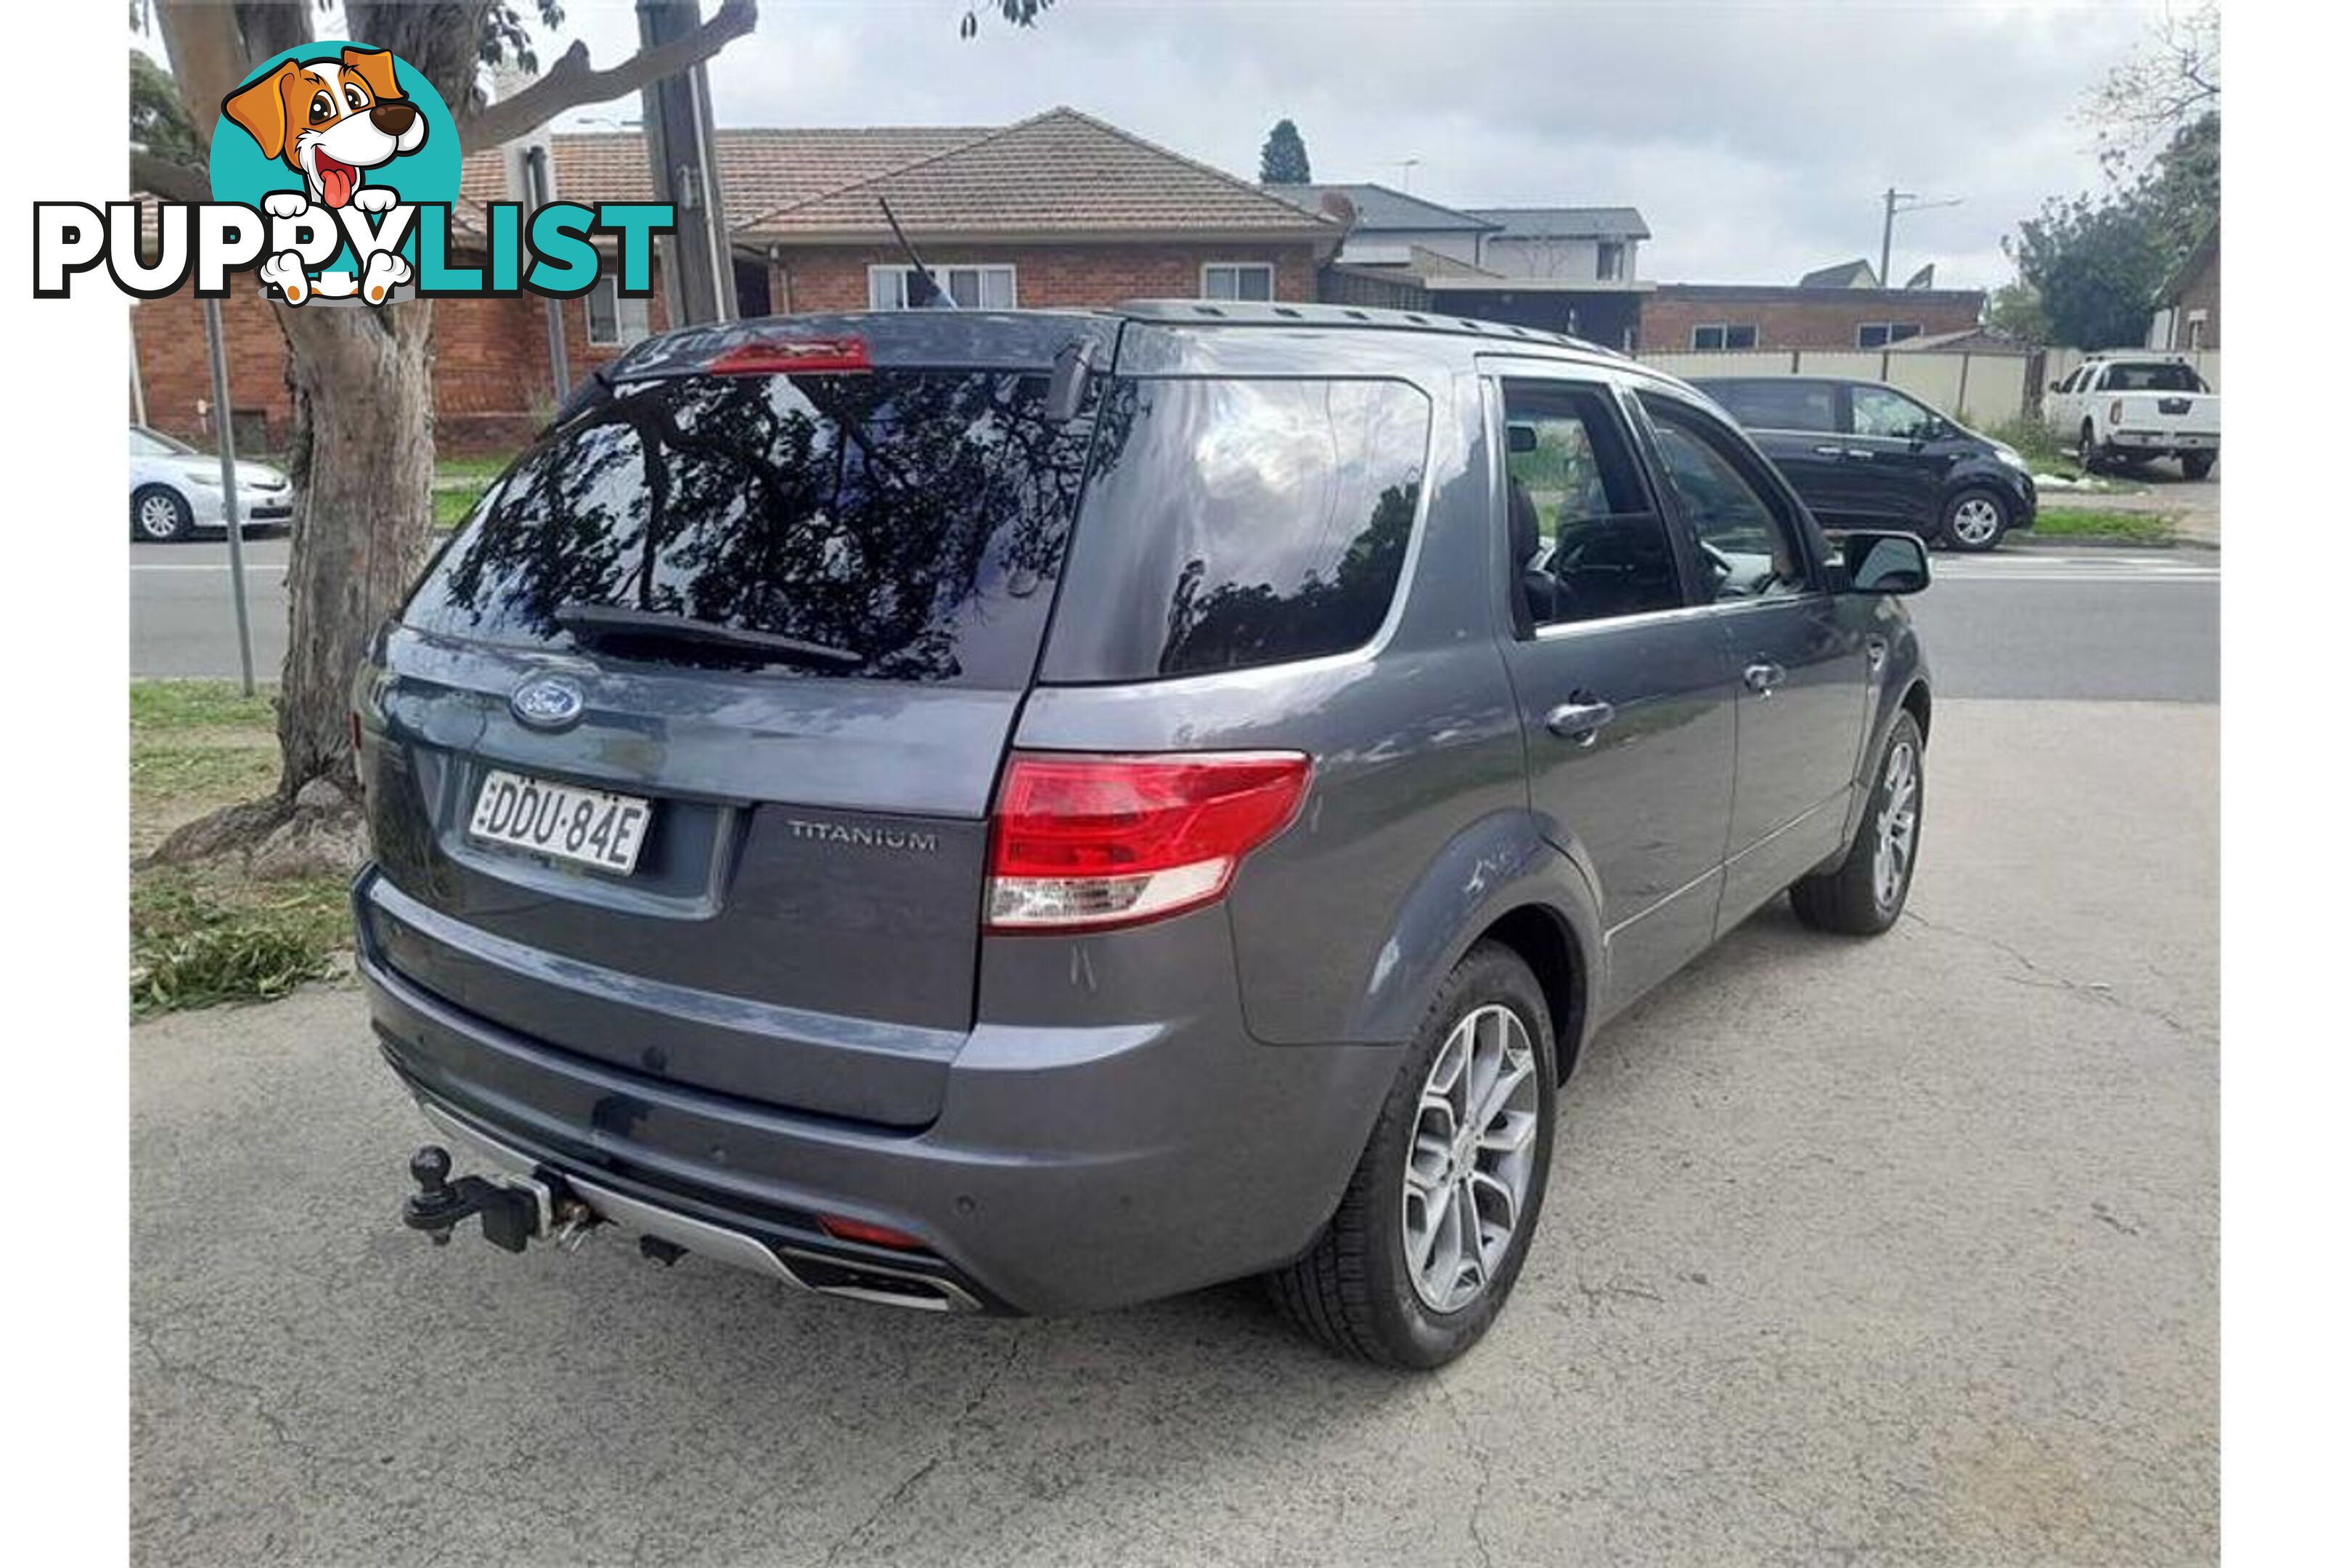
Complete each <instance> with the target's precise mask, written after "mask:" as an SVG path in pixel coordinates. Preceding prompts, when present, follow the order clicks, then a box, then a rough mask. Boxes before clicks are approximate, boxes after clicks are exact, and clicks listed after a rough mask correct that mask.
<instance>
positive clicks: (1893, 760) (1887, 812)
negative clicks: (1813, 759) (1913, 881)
mask: <svg viewBox="0 0 2352 1568" xmlns="http://www.w3.org/2000/svg"><path fill="white" fill-rule="evenodd" d="M1877 828H1878V850H1877V853H1876V855H1875V856H1874V857H1873V858H1872V860H1871V891H1872V892H1873V893H1874V895H1875V896H1876V898H1877V900H1878V907H1879V908H1880V909H1882V910H1891V909H1893V908H1894V907H1895V900H1897V899H1899V898H1901V897H1902V896H1903V884H1904V882H1905V881H1906V879H1908V878H1909V877H1910V875H1911V858H1912V853H1913V851H1914V850H1915V849H1916V847H1918V837H1919V758H1918V754H1917V752H1915V751H1914V750H1913V749H1912V745H1911V742H1909V741H1907V740H1906V741H1898V742H1895V749H1894V750H1893V751H1891V752H1888V753H1887V754H1886V777H1885V782H1884V783H1883V784H1881V785H1880V786H1879V804H1878V824H1877Z"/></svg>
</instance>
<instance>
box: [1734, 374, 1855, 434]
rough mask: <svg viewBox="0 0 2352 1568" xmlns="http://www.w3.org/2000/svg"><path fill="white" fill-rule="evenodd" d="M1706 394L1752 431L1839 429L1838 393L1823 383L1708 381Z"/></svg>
mask: <svg viewBox="0 0 2352 1568" xmlns="http://www.w3.org/2000/svg"><path fill="white" fill-rule="evenodd" d="M1700 387H1701V389H1702V390H1703V391H1705V392H1706V394H1707V395H1709V396H1711V397H1713V398H1714V399H1715V400H1716V401H1717V403H1720V404H1722V405H1723V406H1724V407H1725V408H1726V409H1727V411H1729V413H1730V415H1731V416H1732V417H1733V418H1734V419H1737V420H1738V421H1739V422H1740V423H1741V424H1742V425H1745V426H1748V428H1749V429H1750V430H1823V431H1833V430H1835V429H1836V428H1837V389H1836V388H1835V387H1833V386H1832V385H1830V384H1828V383H1826V382H1820V381H1709V382H1702V383H1700Z"/></svg>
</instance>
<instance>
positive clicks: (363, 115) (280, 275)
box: [221, 48, 425, 305]
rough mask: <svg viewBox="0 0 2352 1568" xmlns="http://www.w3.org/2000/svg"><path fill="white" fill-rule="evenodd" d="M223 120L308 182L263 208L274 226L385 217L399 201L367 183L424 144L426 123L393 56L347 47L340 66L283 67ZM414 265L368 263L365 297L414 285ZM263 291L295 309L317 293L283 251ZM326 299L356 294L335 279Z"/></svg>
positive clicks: (255, 84)
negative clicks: (286, 221)
mask: <svg viewBox="0 0 2352 1568" xmlns="http://www.w3.org/2000/svg"><path fill="white" fill-rule="evenodd" d="M221 112H222V113H223V114H225V115H226V116H227V117H228V118H229V119H230V120H231V121H235V122H236V124H237V125H238V126H239V127H240V128H242V129H243V130H244V131H245V132H246V133H247V135H249V136H251V137H252V138H253V140H254V141H255V142H257V144H258V145H259V146H260V148H261V151H262V153H264V155H266V156H268V157H269V158H273V159H276V160H278V161H280V162H282V163H285V164H286V166H287V167H289V168H290V169H292V170H293V171H294V172H295V173H296V174H299V175H301V176H302V184H303V192H302V193H297V192H293V191H276V192H272V193H270V194H269V195H268V196H266V197H265V198H264V200H263V204H262V205H263V207H264V209H265V210H266V211H267V212H268V214H269V215H270V216H272V217H297V216H300V215H301V214H303V213H304V212H306V211H308V210H310V209H311V208H313V207H314V206H315V207H325V208H329V209H332V208H336V207H341V206H345V205H349V206H353V207H356V208H358V209H359V210H360V211H361V212H363V213H378V212H383V211H384V210H386V209H388V208H390V207H392V206H393V205H395V204H397V203H398V202H399V200H400V193H399V192H398V191H397V190H395V189H394V188H393V187H392V186H390V185H388V184H374V185H372V184H368V183H367V176H368V171H370V170H372V169H381V168H383V166H384V165H385V164H387V163H391V162H392V161H393V160H394V158H397V157H400V156H402V155H404V154H405V153H414V152H415V151H416V150H417V149H418V148H419V147H422V146H423V145H425V116H424V114H423V112H422V111H420V110H418V108H417V106H416V105H415V103H413V102H411V101H410V100H409V98H408V96H407V95H406V94H405V93H404V92H403V91H402V90H401V86H400V77H399V73H398V70H397V69H396V68H395V66H394V59H393V57H392V54H391V53H390V51H388V50H384V49H362V48H346V49H344V50H343V52H342V54H341V56H340V57H328V58H320V59H315V60H285V61H281V62H280V63H279V65H278V68H277V69H275V70H273V71H271V72H270V73H269V74H268V75H267V76H264V77H261V78H260V79H257V80H255V81H252V82H248V83H247V85H245V86H244V87H241V88H239V89H236V91H235V92H232V93H230V94H229V95H228V97H227V98H226V99H224V100H222V101H221ZM409 274H410V268H409V265H408V263H407V261H406V260H405V259H404V258H402V257H400V256H398V255H396V254H394V253H392V252H388V251H386V252H379V253H377V254H376V255H374V256H372V257H370V258H368V262H367V269H366V272H365V275H364V276H363V277H362V279H360V288H359V291H360V292H361V293H362V294H364V295H365V296H366V298H367V300H368V301H369V302H370V303H371V304H382V303H383V300H385V299H386V298H387V297H388V296H389V295H390V293H391V291H392V288H393V286H394V284H397V283H403V282H405V281H407V280H408V278H409ZM260 276H261V279H262V281H263V282H265V283H268V284H273V285H275V286H276V287H277V288H278V290H279V291H280V292H281V293H283V294H284V295H285V297H286V300H287V301H288V302H289V304H296V305H299V304H300V303H301V302H302V300H304V299H305V298H306V297H308V295H309V293H310V289H311V283H310V278H309V275H308V274H307V273H306V272H305V271H304V269H303V266H302V260H301V258H300V257H299V255H298V254H296V253H295V252H293V251H291V250H286V251H280V252H278V254H277V255H275V256H272V257H270V258H268V260H266V261H264V262H263V263H262V266H261V270H260ZM317 288H318V291H319V292H320V294H321V295H335V294H348V293H349V292H351V288H350V279H349V275H348V274H328V275H327V276H325V277H322V278H320V279H319V280H318V284H317Z"/></svg>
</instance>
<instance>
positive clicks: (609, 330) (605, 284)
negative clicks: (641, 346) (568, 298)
mask: <svg viewBox="0 0 2352 1568" xmlns="http://www.w3.org/2000/svg"><path fill="white" fill-rule="evenodd" d="M652 303H653V301H652V300H649V299H646V298H643V297H640V298H637V299H634V300H633V299H631V298H629V297H628V296H627V295H625V294H624V293H622V292H621V286H620V284H619V283H618V282H616V281H615V280H614V279H611V278H599V279H596V282H595V285H594V286H593V288H591V289H589V290H588V342H589V346H590V347H592V348H600V349H615V348H626V347H627V346H628V345H629V344H631V343H633V342H636V341H637V340H638V339H639V338H642V337H644V336H645V335H646V333H647V332H650V331H653V322H652V319H651V317H650V316H648V315H647V313H646V311H647V308H648V307H649V306H650V305H651V304H652Z"/></svg>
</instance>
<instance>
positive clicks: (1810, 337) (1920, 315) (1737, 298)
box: [1640, 283, 1984, 353]
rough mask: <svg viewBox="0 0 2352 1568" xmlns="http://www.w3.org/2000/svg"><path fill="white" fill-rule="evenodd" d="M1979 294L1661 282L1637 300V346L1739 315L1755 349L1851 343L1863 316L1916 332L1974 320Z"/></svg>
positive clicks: (1648, 348) (1652, 348)
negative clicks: (1913, 325)
mask: <svg viewBox="0 0 2352 1568" xmlns="http://www.w3.org/2000/svg"><path fill="white" fill-rule="evenodd" d="M1983 312H1984V295H1983V294H1982V293H1981V292H1980V291H1979V290H1976V289H1793V288H1791V289H1745V288H1716V287H1711V286H1709V285H1706V284H1687V283H1684V284H1676V283H1668V284H1663V285H1661V286H1660V287H1659V288H1658V289H1657V290H1656V291H1655V292H1654V293H1652V294H1650V295H1649V296H1647V297H1646V298H1644V299H1643V301H1642V321H1641V339H1640V342H1641V347H1642V348H1643V350H1644V351H1645V352H1649V353H1679V352H1683V351H1685V350H1688V349H1689V348H1690V346H1691V329H1692V328H1693V327H1698V326H1715V325H1718V324H1724V323H1729V324H1733V325H1738V324H1740V323H1746V324H1748V325H1752V326H1753V327H1755V329H1756V347H1758V348H1759V349H1851V348H1853V347H1855V346H1856V344H1855V341H1854V331H1855V329H1856V328H1858V327H1860V326H1862V325H1863V324H1864V322H1876V321H1906V322H1910V321H1916V322H1917V323H1918V326H1919V331H1920V332H1921V334H1922V335H1923V336H1928V337H1932V336H1934V335H1935V334H1936V333H1937V332H1958V331H1966V330H1967V329H1969V328H1970V327H1973V326H1975V325H1976V324H1977V321H1978V318H1979V317H1980V316H1981V315H1982V314H1983Z"/></svg>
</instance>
